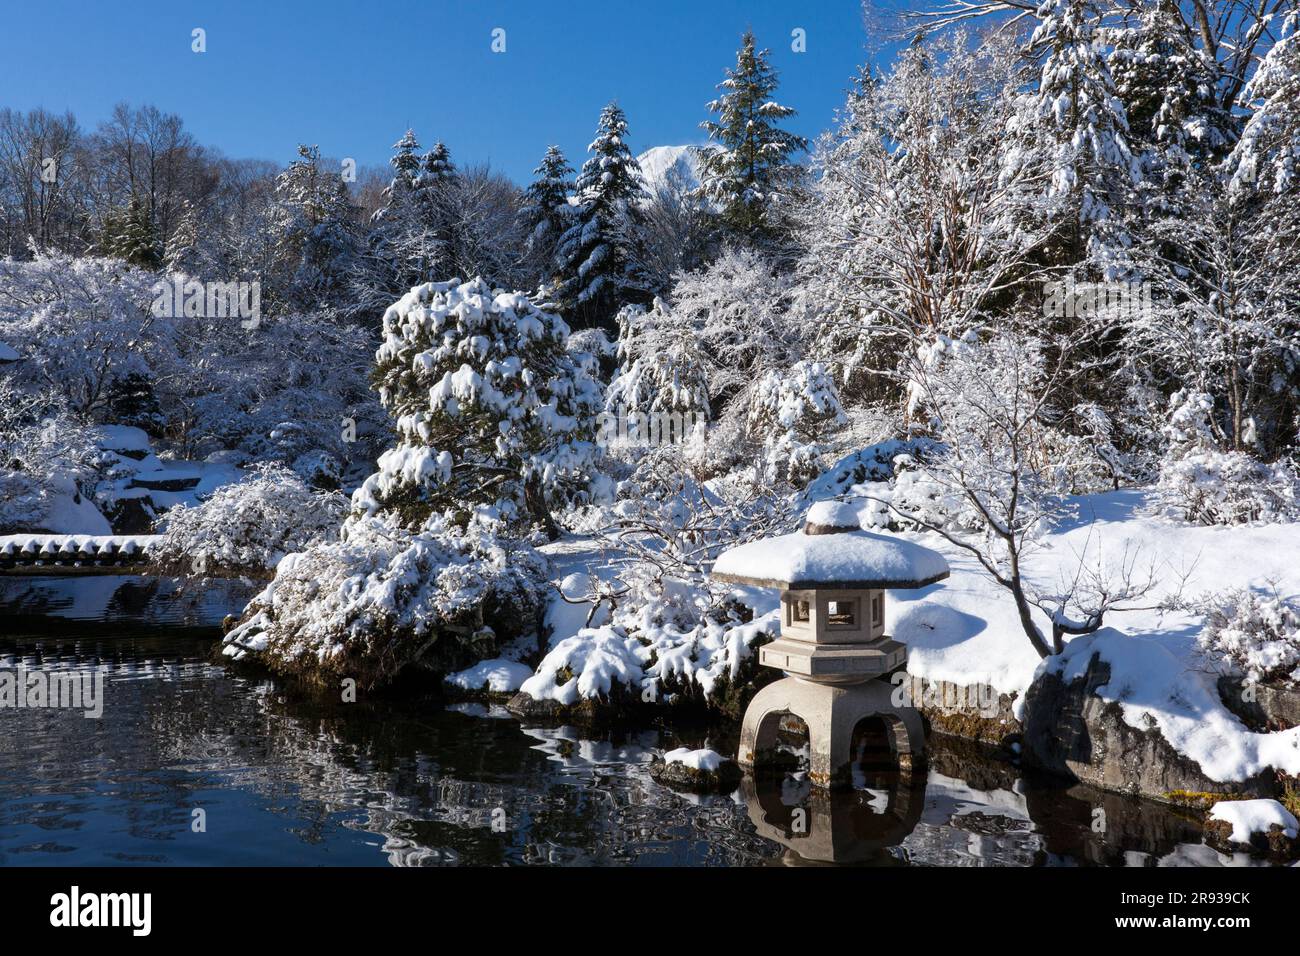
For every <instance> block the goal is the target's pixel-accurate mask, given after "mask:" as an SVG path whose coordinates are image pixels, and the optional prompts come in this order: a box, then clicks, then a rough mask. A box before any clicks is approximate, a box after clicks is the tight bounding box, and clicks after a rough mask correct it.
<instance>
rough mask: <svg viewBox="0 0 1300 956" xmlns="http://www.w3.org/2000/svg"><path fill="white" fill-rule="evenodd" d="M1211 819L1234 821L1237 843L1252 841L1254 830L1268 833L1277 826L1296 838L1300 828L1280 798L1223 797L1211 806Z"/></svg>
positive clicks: (1233, 838)
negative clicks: (1279, 800)
mask: <svg viewBox="0 0 1300 956" xmlns="http://www.w3.org/2000/svg"><path fill="white" fill-rule="evenodd" d="M1210 819H1211V820H1222V821H1223V822H1225V823H1230V824H1232V836H1231V837H1230V838H1229V839H1230V840H1231V841H1232V842H1233V843H1249V842H1250V836H1251V834H1252V833H1267V832H1268V831H1269V830H1270V829H1271V828H1272V827H1275V826H1278V827H1281V828H1282V830H1283V832H1284V833H1285V834H1286V835H1287V836H1288V837H1290V838H1291V839H1293V840H1294V839H1295V838H1296V833H1297V829H1298V828H1300V824H1298V823H1297V822H1296V818H1295V816H1293V815H1292V813H1291V811H1290V810H1288V809H1287V808H1286V807H1284V806H1282V804H1280V803H1278V802H1277V801H1276V800H1221V801H1220V802H1218V803H1216V804H1215V805H1214V806H1213V807H1211V808H1210Z"/></svg>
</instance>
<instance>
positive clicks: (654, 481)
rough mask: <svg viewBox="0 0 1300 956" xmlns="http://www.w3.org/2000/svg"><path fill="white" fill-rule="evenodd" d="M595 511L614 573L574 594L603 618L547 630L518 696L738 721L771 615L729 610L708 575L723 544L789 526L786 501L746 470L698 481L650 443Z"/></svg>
mask: <svg viewBox="0 0 1300 956" xmlns="http://www.w3.org/2000/svg"><path fill="white" fill-rule="evenodd" d="M603 511H604V515H605V520H606V525H605V527H604V529H603V530H604V531H605V532H607V533H609V532H615V535H614V537H613V539H612V540H615V541H617V544H616V545H611V548H612V552H613V553H612V554H611V557H610V559H609V561H608V566H610V567H613V568H614V569H615V572H614V574H613V575H612V578H611V579H610V580H600V579H597V578H593V579H592V581H591V582H590V585H589V586H588V587H587V588H586V589H585V592H586V593H585V594H582V595H580V597H584V598H587V599H589V600H590V601H591V602H592V603H596V604H599V606H600V608H601V614H600V615H598V616H597V617H596V619H593V620H592V621H591V624H590V626H588V627H583V628H580V629H578V630H577V631H576V633H569V634H564V633H560V634H555V635H553V636H552V645H551V650H550V652H549V653H548V654H547V656H546V658H545V659H544V660H543V661H542V663H541V665H540V666H539V667H538V669H537V673H536V674H535V675H534V677H533V678H531V679H530V680H529V681H528V682H526V683H525V684H524V685H523V686H522V687H521V690H523V691H524V692H525V693H527V694H528V695H529V696H531V697H533V698H535V699H538V700H550V701H556V702H558V703H560V704H562V705H564V706H579V705H581V706H598V705H608V704H614V705H618V704H621V703H632V704H637V703H643V704H668V703H674V702H681V703H684V702H688V701H689V702H693V703H695V704H702V705H703V706H705V707H707V708H709V709H712V710H716V711H720V712H724V713H729V714H731V715H732V716H739V713H740V711H741V710H743V706H744V702H745V701H746V700H747V698H748V695H749V694H750V693H752V691H754V690H755V689H757V687H758V686H760V685H761V683H762V681H763V680H764V679H766V677H767V676H768V675H767V674H763V673H761V672H760V671H759V668H758V666H757V660H756V658H755V654H754V651H755V648H756V647H757V646H758V645H759V644H760V643H762V642H764V641H765V640H767V639H768V637H770V636H772V635H774V634H775V632H776V629H777V615H776V614H775V613H767V611H768V610H769V608H767V607H763V608H761V611H762V612H763V613H761V614H758V615H756V614H755V613H754V610H753V608H750V607H745V606H743V605H741V604H738V603H736V602H735V601H734V600H732V598H731V593H730V592H731V589H730V588H729V587H726V586H721V585H718V584H716V583H713V582H711V581H710V580H709V577H708V570H709V568H710V567H711V566H712V561H713V559H714V558H715V557H716V556H717V554H718V553H719V552H720V551H722V550H723V549H725V548H727V547H730V546H732V545H734V544H739V543H741V542H743V541H746V540H749V539H751V538H755V537H761V536H763V535H765V534H769V533H778V532H781V531H786V530H789V529H790V527H791V525H792V524H793V523H794V514H793V510H792V503H791V500H790V499H789V498H788V497H786V496H781V495H777V494H774V493H772V491H771V489H770V488H763V487H762V486H761V485H759V484H756V483H755V482H753V481H752V476H749V475H746V474H734V475H729V476H727V477H724V478H718V479H712V480H709V481H704V482H700V481H697V480H696V479H695V478H694V477H693V476H692V474H691V470H690V467H689V465H688V464H687V462H686V460H685V455H684V453H683V451H682V450H681V449H680V448H659V449H652V450H651V451H650V452H649V453H647V454H646V455H645V456H644V457H643V458H642V459H641V461H640V462H639V463H638V466H637V468H636V469H635V470H634V471H633V473H632V475H631V476H630V477H629V478H627V479H625V480H624V481H623V482H622V483H621V484H620V488H619V496H618V500H617V501H616V502H615V503H614V504H613V505H609V506H606V507H605V508H604V509H603ZM580 590H584V589H580ZM570 598H571V599H572V596H570ZM771 603H772V604H775V596H774V595H773V596H772V601H771ZM773 673H774V672H773Z"/></svg>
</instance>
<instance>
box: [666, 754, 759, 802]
mask: <svg viewBox="0 0 1300 956" xmlns="http://www.w3.org/2000/svg"><path fill="white" fill-rule="evenodd" d="M650 776H651V777H653V778H654V779H655V780H656V781H658V782H659V783H661V784H663V785H665V786H668V787H672V788H674V789H678V790H687V791H690V792H692V793H727V792H729V791H731V790H734V789H735V788H736V785H737V784H738V783H740V779H741V776H742V774H741V769H740V765H739V764H737V763H736V761H734V760H732V759H731V758H730V757H724V756H723V755H722V754H720V753H718V752H717V751H716V750H707V749H701V750H692V749H691V748H689V747H678V748H677V749H676V750H670V751H668V752H667V753H666V754H664V755H663V756H662V757H658V756H656V757H655V758H654V760H653V761H652V762H651V764H650Z"/></svg>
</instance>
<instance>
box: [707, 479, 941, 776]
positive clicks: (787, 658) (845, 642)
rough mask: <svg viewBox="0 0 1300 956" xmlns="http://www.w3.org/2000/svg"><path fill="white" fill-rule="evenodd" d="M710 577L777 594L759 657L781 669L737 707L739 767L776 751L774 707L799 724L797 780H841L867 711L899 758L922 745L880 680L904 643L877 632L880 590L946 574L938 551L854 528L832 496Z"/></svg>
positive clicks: (913, 718) (896, 664)
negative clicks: (806, 763) (768, 638)
mask: <svg viewBox="0 0 1300 956" xmlns="http://www.w3.org/2000/svg"><path fill="white" fill-rule="evenodd" d="M713 576H714V577H715V578H717V579H718V580H721V581H731V582H734V583H737V584H756V585H760V586H765V587H776V588H780V589H781V636H780V638H778V639H777V640H775V641H773V642H771V643H770V644H765V645H763V647H762V648H760V649H759V663H761V664H763V665H766V666H767V667H775V668H778V669H780V670H782V671H784V672H785V673H786V675H787V676H786V678H785V679H784V680H780V681H777V682H776V683H774V684H769V685H768V686H767V687H765V688H763V689H762V690H761V691H759V692H758V694H757V695H756V696H755V697H754V699H753V701H752V702H751V703H750V705H749V709H748V710H746V711H745V720H744V724H743V726H742V727H741V733H740V756H739V762H740V764H741V766H743V767H753V766H755V765H756V764H761V763H762V762H763V761H764V759H765V758H766V757H768V756H769V755H771V753H772V752H773V751H774V750H775V747H776V733H777V726H778V724H779V722H780V718H781V715H782V714H786V713H791V714H794V715H796V716H797V717H799V718H801V719H802V720H803V721H804V723H805V724H807V726H808V744H809V760H810V763H811V768H810V773H809V777H810V779H811V780H812V781H813V782H814V783H816V784H818V785H820V786H824V787H825V786H840V785H844V784H846V783H847V782H848V780H849V770H850V766H851V763H852V756H853V755H852V754H851V753H850V747H851V745H852V741H853V733H854V730H855V729H856V728H857V726H858V725H859V724H860V723H861V722H862V721H863V720H865V719H867V718H869V717H879V718H880V719H881V720H882V721H883V722H884V724H885V727H886V730H887V731H888V734H889V738H890V748H891V750H892V751H893V753H894V755H895V756H896V757H897V759H898V761H899V763H900V764H901V765H904V766H910V764H911V761H912V759H913V758H915V757H919V756H920V754H921V753H922V750H923V748H924V732H923V730H922V727H921V716H920V714H919V713H918V712H917V711H916V710H915V709H914V708H912V707H900V706H896V705H895V704H894V703H893V702H892V701H891V697H892V691H893V685H892V684H891V683H889V682H888V681H887V680H876V679H875V678H882V677H886V676H887V675H889V674H890V673H892V672H893V671H896V670H897V669H898V668H900V667H902V666H903V665H904V664H906V663H907V648H906V647H904V646H903V645H902V644H900V643H898V642H897V641H895V640H891V639H890V638H889V637H887V636H886V635H885V595H884V592H885V589H887V588H919V587H924V586H925V585H927V584H933V583H934V582H935V581H939V580H942V579H943V578H946V577H947V576H948V562H947V561H945V560H944V558H943V555H941V554H939V553H938V552H937V551H932V550H930V549H929V548H924V547H922V546H921V545H919V544H916V543H914V542H911V541H906V540H903V539H901V538H894V537H887V536H885V535H878V534H871V533H869V532H866V531H863V530H862V528H861V525H860V524H859V522H858V519H857V513H856V510H855V509H854V508H853V507H852V506H850V505H849V504H847V503H844V502H834V501H826V502H818V503H817V504H815V505H813V507H812V508H810V509H809V511H808V516H807V519H806V521H805V524H804V528H803V530H802V531H797V532H795V533H794V534H787V535H782V536H781V537H778V538H765V539H762V540H759V541H751V542H750V543H749V544H744V545H741V546H740V547H738V548H732V549H731V550H730V551H726V552H724V553H723V554H722V555H720V556H719V557H718V560H717V562H716V563H715V564H714V566H713Z"/></svg>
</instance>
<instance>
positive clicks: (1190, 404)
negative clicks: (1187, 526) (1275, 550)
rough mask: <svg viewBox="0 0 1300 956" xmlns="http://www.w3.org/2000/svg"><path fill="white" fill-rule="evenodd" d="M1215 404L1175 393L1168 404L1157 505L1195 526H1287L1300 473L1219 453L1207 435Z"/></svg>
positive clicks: (1298, 499)
mask: <svg viewBox="0 0 1300 956" xmlns="http://www.w3.org/2000/svg"><path fill="white" fill-rule="evenodd" d="M1213 411H1214V400H1213V398H1212V397H1211V396H1209V395H1207V394H1205V393H1203V392H1178V393H1176V394H1175V395H1174V396H1173V398H1172V399H1171V400H1170V418H1169V425H1168V426H1167V427H1166V430H1165V434H1166V437H1167V438H1168V439H1169V448H1168V451H1167V452H1166V455H1165V458H1164V460H1163V461H1162V462H1161V466H1160V477H1159V479H1158V480H1157V482H1156V506H1157V508H1158V509H1159V510H1160V511H1162V512H1163V513H1164V514H1166V515H1168V516H1170V517H1173V518H1177V519H1179V520H1182V521H1189V522H1193V523H1196V524H1209V525H1214V524H1225V525H1226V524H1244V523H1247V522H1273V521H1285V520H1289V519H1291V518H1294V517H1296V516H1297V515H1300V473H1298V472H1297V469H1296V466H1295V465H1294V464H1293V463H1292V462H1291V461H1289V460H1287V459H1282V460H1280V461H1276V462H1264V461H1260V460H1259V459H1258V458H1256V457H1254V456H1253V455H1251V454H1248V453H1246V452H1241V451H1223V450H1222V449H1220V448H1219V447H1218V444H1217V442H1216V440H1215V437H1214V434H1213V432H1212V430H1211V416H1212V415H1213Z"/></svg>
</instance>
